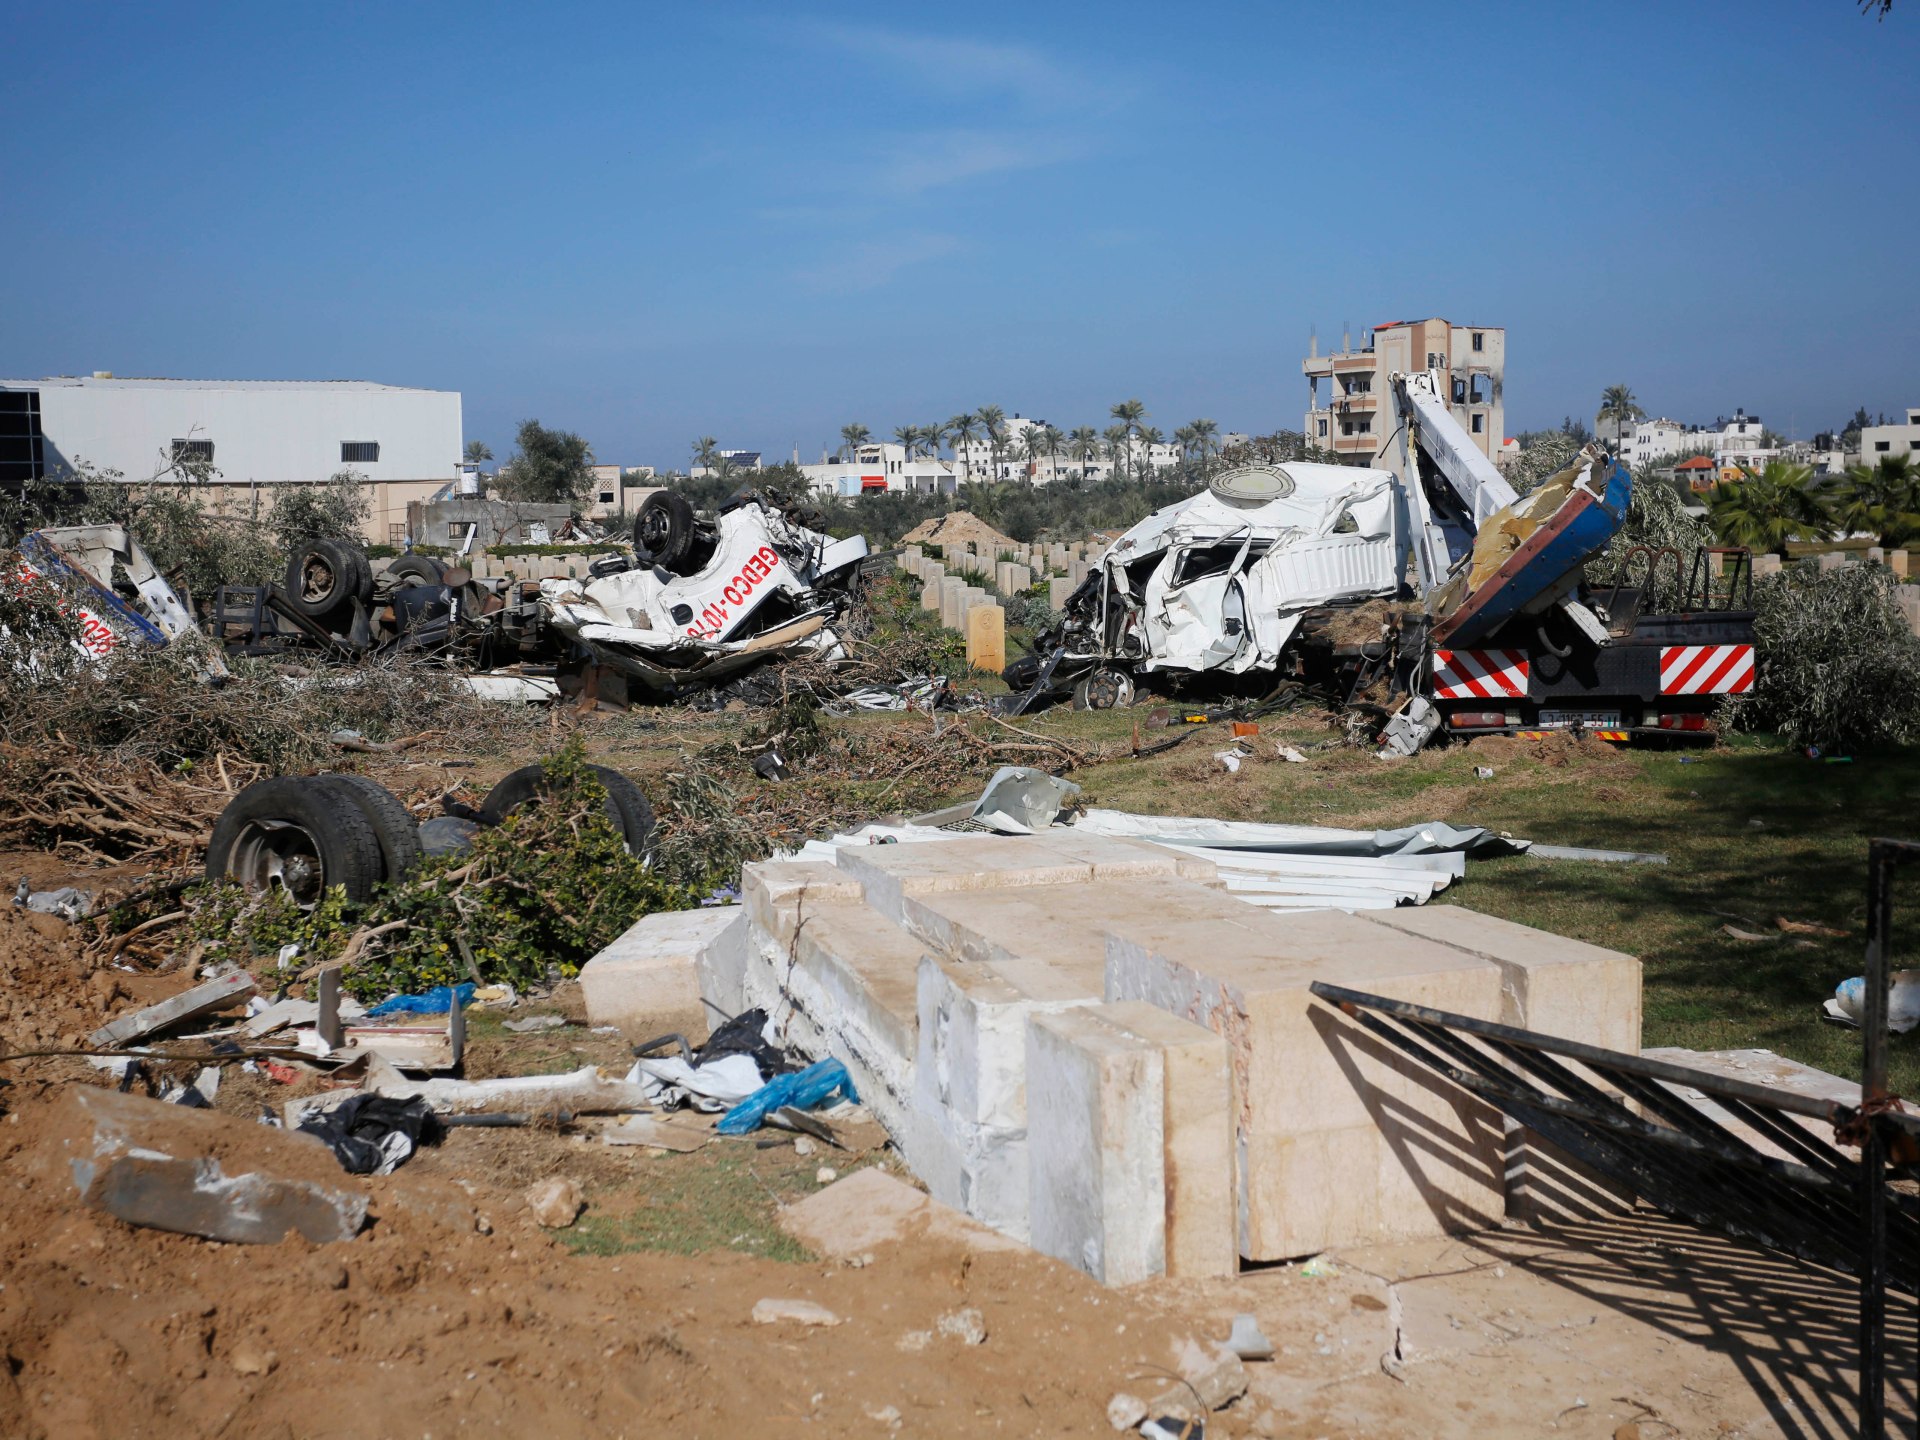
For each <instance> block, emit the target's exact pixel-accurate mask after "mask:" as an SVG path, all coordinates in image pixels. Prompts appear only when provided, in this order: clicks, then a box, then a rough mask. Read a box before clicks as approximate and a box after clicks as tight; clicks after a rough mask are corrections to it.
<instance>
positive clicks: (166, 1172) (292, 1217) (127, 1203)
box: [43, 1086, 367, 1245]
mask: <svg viewBox="0 0 1920 1440" xmlns="http://www.w3.org/2000/svg"><path fill="white" fill-rule="evenodd" d="M56 1105H57V1106H58V1107H59V1109H58V1113H57V1118H56V1121H55V1124H54V1127H53V1134H54V1137H55V1138H54V1139H53V1141H52V1142H51V1145H50V1148H49V1149H48V1150H47V1151H46V1152H45V1153H44V1155H43V1173H45V1174H47V1176H48V1178H49V1179H50V1180H53V1181H54V1182H55V1183H56V1184H68V1185H71V1186H72V1187H73V1190H74V1192H75V1194H76V1196H77V1198H78V1199H79V1201H80V1203H81V1204H83V1205H87V1206H90V1207H92V1208H94V1209H97V1210H104V1211H105V1212H107V1213H108V1214H110V1215H112V1216H114V1217H116V1218H117V1219H120V1220H124V1221H126V1222H127V1223H128V1224H129V1225H143V1226H147V1227H149V1228H151V1229H155V1230H170V1231H173V1232H174V1233H175V1234H179V1235H198V1236H201V1237H203V1238H205V1239H208V1240H225V1241H230V1242H232V1243H235V1244H242V1245H271V1244H274V1243H275V1242H277V1241H279V1240H282V1239H284V1238H286V1236H287V1235H288V1234H299V1235H301V1236H302V1237H304V1238H305V1239H307V1240H309V1241H311V1242H312V1243H314V1244H316V1245H321V1244H326V1243H329V1242H331V1241H335V1240H351V1239H352V1238H353V1237H354V1236H355V1235H357V1234H359V1233H360V1228H361V1226H362V1225H363V1224H364V1223H365V1222H366V1218H367V1197H366V1195H365V1194H364V1193H363V1192H361V1191H359V1190H357V1189H356V1188H354V1186H353V1185H352V1184H350V1183H348V1182H347V1181H346V1180H345V1177H344V1176H343V1175H342V1172H341V1170H340V1165H339V1162H338V1161H337V1160H336V1159H335V1158H334V1156H333V1152H332V1151H331V1150H329V1149H328V1148H327V1147H326V1145H324V1144H323V1143H322V1142H321V1141H319V1140H317V1139H315V1138H313V1137H312V1136H307V1135H300V1134H297V1133H294V1132H290V1131H284V1130H273V1129H269V1128H266V1127H263V1126H260V1125H256V1124H253V1123H251V1122H248V1121H244V1120H238V1119H235V1118H234V1117H232V1116H228V1115H222V1114H220V1113H219V1112H218V1111H214V1110H195V1109H189V1108H187V1107H185V1106H181V1105H166V1104H162V1103H161V1102H160V1101H157V1100H147V1099H143V1098H141V1097H138V1096H134V1095H121V1094H119V1093H117V1092H115V1091H111V1090H97V1089H93V1088H90V1087H86V1086H75V1087H73V1088H72V1089H69V1090H68V1091H67V1092H66V1093H65V1094H64V1095H62V1096H61V1097H60V1099H59V1100H58V1101H57V1102H56Z"/></svg>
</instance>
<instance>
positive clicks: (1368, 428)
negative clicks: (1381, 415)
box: [1353, 420, 1373, 435]
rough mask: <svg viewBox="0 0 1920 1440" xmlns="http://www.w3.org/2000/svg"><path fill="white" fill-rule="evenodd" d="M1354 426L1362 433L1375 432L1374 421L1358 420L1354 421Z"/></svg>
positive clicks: (1369, 433)
mask: <svg viewBox="0 0 1920 1440" xmlns="http://www.w3.org/2000/svg"><path fill="white" fill-rule="evenodd" d="M1353 428H1354V430H1355V431H1356V432H1357V433H1359V434H1361V435H1371V434H1372V433H1373V421H1371V420H1356V421H1354V423H1353Z"/></svg>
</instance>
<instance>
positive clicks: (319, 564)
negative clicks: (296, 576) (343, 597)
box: [300, 554, 340, 605]
mask: <svg viewBox="0 0 1920 1440" xmlns="http://www.w3.org/2000/svg"><path fill="white" fill-rule="evenodd" d="M339 585H340V577H339V576H338V575H336V574H335V573H334V570H333V566H332V565H331V564H329V563H328V561H327V557H326V556H324V555H318V554H315V555H309V556H307V558H306V559H305V560H303V561H301V562H300V598H301V599H302V600H305V601H306V602H307V603H308V604H312V605H317V604H319V603H320V602H321V601H323V600H325V599H327V598H328V597H329V596H330V595H332V594H333V592H334V591H335V590H336V589H338V588H339Z"/></svg>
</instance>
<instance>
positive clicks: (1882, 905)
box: [1312, 840, 1920, 1440]
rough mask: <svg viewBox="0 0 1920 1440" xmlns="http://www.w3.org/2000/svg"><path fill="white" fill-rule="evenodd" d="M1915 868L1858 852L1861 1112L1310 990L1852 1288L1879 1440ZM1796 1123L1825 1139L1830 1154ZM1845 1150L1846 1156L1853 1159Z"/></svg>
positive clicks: (1915, 1247)
mask: <svg viewBox="0 0 1920 1440" xmlns="http://www.w3.org/2000/svg"><path fill="white" fill-rule="evenodd" d="M1917 861H1920V843H1915V842H1912V841H1904V840H1875V841H1873V842H1871V844H1870V845H1869V848H1868V862H1867V955H1866V973H1865V981H1866V1003H1865V1006H1864V1010H1863V1013H1862V1016H1861V1034H1862V1052H1863V1053H1862V1068H1861V1075H1862V1080H1861V1099H1860V1104H1859V1105H1858V1106H1848V1105H1842V1104H1840V1103H1838V1102H1835V1101H1829V1100H1821V1099H1817V1098H1815V1097H1812V1096H1808V1095H1801V1094H1797V1093H1795V1092H1792V1091H1785V1090H1780V1089H1776V1088H1770V1087H1766V1086H1761V1085H1753V1084H1748V1083H1747V1082H1745V1081H1740V1080H1732V1079H1727V1078H1723V1077H1721V1076H1718V1075H1713V1074H1708V1073H1706V1072H1704V1071H1699V1070H1692V1069H1689V1068H1687V1067H1686V1066H1682V1065H1673V1064H1669V1063H1667V1062H1665V1061H1659V1060H1650V1059H1647V1058H1645V1057H1643V1056H1639V1055H1628V1054H1623V1053H1621V1052H1619V1051H1615V1050H1603V1049H1601V1048H1600V1047H1598V1046H1593V1045H1584V1044H1581V1043H1579V1042H1578V1041H1573V1040H1564V1039H1561V1038H1559V1037H1557V1036H1551V1035H1543V1034H1539V1033H1537V1032H1534V1031H1529V1030H1521V1029H1517V1028H1515V1027H1513V1026H1510V1025H1500V1024H1497V1023H1495V1022H1493V1021H1488V1020H1478V1019H1474V1018H1472V1017H1471V1016H1465V1015H1454V1014H1450V1013H1448V1012H1446V1011H1442V1010H1434V1009H1430V1008H1428V1007H1426V1006H1423V1005H1414V1004H1410V1003H1408V1002H1406V1001H1401V1000H1390V999H1387V998H1385V997H1383V996H1379V995H1370V994H1367V993H1365V992H1362V991H1358V990H1349V989H1346V988H1344V987H1341V986H1337V985H1329V984H1326V983H1324V982H1320V983H1315V984H1314V985H1313V986H1312V991H1313V994H1314V995H1315V996H1317V997H1318V998H1319V999H1321V1000H1322V1001H1325V1002H1326V1003H1328V1004H1330V1005H1333V1006H1334V1007H1336V1008H1337V1009H1339V1010H1340V1011H1342V1012H1343V1013H1344V1014H1346V1015H1347V1016H1348V1017H1349V1018H1351V1019H1353V1020H1354V1021H1356V1022H1357V1023H1358V1024H1360V1025H1361V1026H1362V1027H1364V1028H1365V1029H1366V1030H1367V1031H1368V1032H1369V1033H1371V1034H1372V1035H1374V1036H1375V1037H1376V1038H1378V1039H1379V1040H1381V1041H1383V1042H1385V1043H1386V1044H1388V1045H1390V1046H1392V1047H1393V1048H1394V1049H1396V1050H1398V1051H1400V1052H1401V1053H1403V1054H1405V1055H1407V1056H1409V1057H1410V1058H1412V1059H1414V1060H1416V1061H1418V1062H1419V1063H1421V1064H1422V1065H1424V1066H1426V1067H1428V1068H1429V1069H1432V1070H1434V1071H1436V1072H1438V1073H1439V1074H1441V1075H1444V1076H1445V1077H1447V1078H1448V1079H1450V1080H1452V1081H1453V1082H1454V1083H1455V1084H1457V1085H1459V1086H1460V1087H1461V1088H1462V1089H1465V1090H1467V1091H1469V1092H1470V1093H1472V1094H1474V1095H1476V1096H1478V1097H1479V1098H1480V1099H1482V1100H1484V1101H1485V1102H1487V1103H1488V1104H1490V1105H1492V1106H1494V1107H1495V1108H1497V1109H1499V1110H1500V1111H1502V1112H1503V1113H1504V1114H1507V1115H1509V1116H1511V1117H1512V1118H1513V1119H1515V1120H1518V1121H1519V1122H1520V1123H1522V1124H1524V1125H1526V1126H1528V1127H1529V1128H1531V1129H1533V1130H1535V1131H1536V1132H1538V1133H1539V1134H1540V1135H1541V1136H1542V1137H1543V1138H1545V1139H1546V1140H1548V1141H1550V1142H1551V1143H1553V1144H1554V1145H1556V1146H1558V1147H1559V1148H1561V1149H1562V1150H1564V1151H1566V1152H1567V1153H1568V1154H1569V1155H1571V1156H1573V1157H1574V1158H1575V1159H1577V1160H1579V1161H1581V1162H1583V1163H1585V1164H1587V1165H1590V1166H1592V1167H1593V1168H1594V1169H1595V1170H1598V1171H1600V1172H1601V1173H1603V1174H1606V1175H1608V1176H1609V1177H1611V1178H1613V1179H1615V1180H1616V1181H1619V1182H1622V1183H1624V1184H1626V1185H1628V1186H1630V1187H1631V1188H1632V1190H1633V1191H1634V1192H1635V1193H1636V1194H1638V1195H1640V1196H1641V1197H1642V1198H1644V1199H1645V1200H1647V1202H1648V1203H1649V1204H1652V1205H1653V1206H1654V1207H1655V1208H1656V1209H1660V1210H1663V1211H1666V1212H1667V1213H1670V1214H1675V1215H1679V1216H1681V1217H1683V1218H1685V1219H1689V1220H1692V1221H1695V1222H1696V1223H1699V1224H1703V1225H1707V1226H1710V1227H1712V1228H1715V1229H1718V1230H1721V1231H1723V1232H1725V1233H1727V1234H1731V1235H1733V1236H1735V1237H1737V1238H1740V1239H1744V1240H1751V1241H1755V1242H1757V1243H1759V1244H1761V1245H1765V1246H1768V1247H1770V1248H1772V1249H1776V1250H1782V1251H1785V1252H1786V1253H1789V1254H1792V1255H1796V1256H1798V1257H1800V1258H1802V1259H1805V1260H1808V1261H1811V1262H1812V1263H1814V1264H1818V1265H1823V1266H1826V1267H1828V1268H1831V1269H1837V1270H1842V1271H1845V1272H1846V1273H1849V1274H1852V1275H1855V1276H1857V1277H1858V1279H1859V1281H1860V1324H1859V1347H1860V1353H1859V1357H1858V1358H1859V1386H1860V1389H1859V1418H1860V1434H1861V1435H1862V1436H1866V1437H1871V1440H1881V1437H1884V1436H1885V1434H1886V1433H1887V1432H1886V1424H1887V1416H1886V1331H1887V1323H1886V1322H1887V1291H1888V1289H1889V1288H1898V1289H1902V1290H1904V1291H1906V1292H1907V1293H1909V1294H1916V1295H1920V1213H1916V1211H1915V1208H1914V1207H1912V1206H1898V1205H1890V1203H1889V1191H1888V1186H1887V1178H1888V1170H1889V1167H1890V1165H1894V1164H1898V1165H1900V1166H1903V1167H1913V1166H1916V1165H1917V1164H1920V1116H1915V1115H1912V1114H1908V1113H1906V1112H1904V1111H1903V1110H1902V1109H1901V1108H1900V1102H1899V1100H1898V1099H1897V1098H1896V1097H1894V1096H1893V1095H1892V1094H1891V1092H1890V1091H1889V1089H1888V1086H1887V1009H1888V990H1887V987H1888V984H1889V981H1890V971H1891V965H1890V956H1889V950H1890V938H1891V935H1892V930H1893V882H1894V877H1895V872H1896V871H1898V870H1899V869H1900V868H1901V867H1902V866H1905V865H1909V864H1913V863H1914V862H1917ZM1571 1065H1578V1066H1580V1067H1581V1068H1582V1069H1583V1070H1585V1071H1588V1072H1591V1074H1592V1076H1594V1077H1596V1079H1597V1081H1598V1083H1595V1079H1589V1078H1587V1076H1585V1075H1583V1074H1581V1073H1580V1072H1579V1071H1576V1070H1575V1069H1573V1068H1571ZM1669 1087H1680V1088H1681V1089H1683V1090H1694V1091H1698V1092H1699V1093H1701V1094H1703V1095H1706V1096H1709V1097H1711V1098H1712V1099H1713V1101H1714V1102H1715V1103H1716V1104H1718V1105H1719V1106H1720V1107H1721V1108H1722V1109H1723V1110H1724V1111H1726V1112H1727V1114H1728V1115H1730V1116H1731V1117H1732V1118H1733V1119H1734V1120H1736V1121H1738V1122H1740V1123H1741V1124H1744V1125H1746V1126H1748V1127H1750V1128H1751V1129H1752V1130H1754V1131H1755V1132H1757V1133H1758V1134H1759V1135H1761V1136H1764V1137H1765V1138H1766V1139H1767V1140H1769V1141H1771V1142H1772V1143H1773V1144H1774V1145H1777V1146H1778V1147H1779V1148H1780V1149H1781V1150H1783V1151H1785V1152H1786V1154H1788V1155H1790V1156H1793V1157H1795V1158H1793V1159H1788V1160H1783V1159H1780V1158H1779V1157H1777V1156H1774V1155H1769V1154H1767V1153H1765V1152H1763V1151H1761V1150H1759V1149H1756V1148H1755V1147H1754V1146H1752V1145H1750V1144H1749V1143H1747V1142H1746V1141H1745V1140H1743V1139H1742V1138H1740V1137H1739V1136H1738V1135H1736V1134H1734V1133H1733V1132H1732V1131H1730V1130H1728V1129H1727V1128H1726V1127H1725V1126H1723V1125H1721V1124H1720V1123H1719V1122H1718V1121H1716V1120H1714V1119H1713V1118H1711V1117H1710V1116H1708V1115H1705V1114H1703V1113H1702V1112H1701V1111H1700V1110H1699V1109H1698V1108H1696V1107H1695V1106H1694V1105H1693V1104H1692V1103H1691V1101H1690V1100H1689V1099H1688V1098H1687V1097H1686V1096H1685V1095H1683V1094H1675V1093H1674V1091H1673V1089H1671V1088H1669ZM1636 1106H1637V1107H1638V1110H1639V1112H1640V1113H1636V1109H1635V1108H1634V1107H1636ZM1801 1121H1811V1122H1813V1123H1814V1124H1816V1125H1823V1126H1831V1127H1832V1128H1833V1132H1834V1139H1833V1141H1832V1142H1828V1141H1827V1140H1825V1139H1824V1138H1823V1137H1822V1136H1821V1135H1820V1134H1818V1133H1817V1132H1816V1131H1814V1130H1812V1129H1810V1128H1808V1126H1806V1125H1805V1124H1802V1123H1800V1122H1801ZM1842 1145H1846V1146H1849V1147H1851V1146H1858V1147H1859V1152H1860V1153H1859V1159H1858V1160H1854V1159H1852V1158H1850V1157H1849V1156H1848V1155H1846V1154H1845V1153H1844V1152H1843V1151H1842V1149H1841V1148H1840V1147H1841V1146H1842Z"/></svg>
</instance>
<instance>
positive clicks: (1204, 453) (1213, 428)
mask: <svg viewBox="0 0 1920 1440" xmlns="http://www.w3.org/2000/svg"><path fill="white" fill-rule="evenodd" d="M1193 438H1194V441H1195V443H1196V444H1198V445H1199V447H1200V463H1201V464H1202V465H1205V464H1206V463H1207V461H1208V460H1210V459H1212V458H1213V457H1214V456H1215V455H1218V454H1219V453H1220V427H1219V426H1218V425H1217V424H1215V423H1214V422H1213V421H1211V420H1196V421H1194V422H1193Z"/></svg>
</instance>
